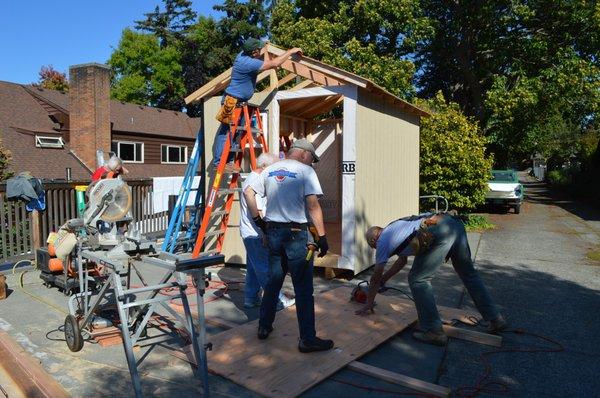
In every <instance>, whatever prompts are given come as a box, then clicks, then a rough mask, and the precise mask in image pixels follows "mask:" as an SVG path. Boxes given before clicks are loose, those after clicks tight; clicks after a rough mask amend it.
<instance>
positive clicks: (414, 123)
mask: <svg viewBox="0 0 600 398" xmlns="http://www.w3.org/2000/svg"><path fill="white" fill-rule="evenodd" d="M264 51H267V52H268V54H269V56H278V55H280V54H282V53H283V52H284V50H282V49H279V48H277V47H275V46H273V45H270V44H267V46H266V47H265V49H264ZM282 69H283V70H285V71H287V74H286V75H285V76H283V77H279V78H278V77H277V74H276V73H275V71H265V72H262V73H261V74H259V76H258V80H259V81H260V80H263V79H265V78H267V77H268V78H269V80H270V81H269V84H268V86H267V87H265V88H264V90H262V91H261V92H259V93H257V94H255V96H254V97H253V98H252V99H251V100H250V101H249V102H250V103H252V104H256V105H259V106H260V108H261V110H262V111H261V113H262V116H263V126H264V134H265V135H266V136H267V142H268V145H269V151H270V152H273V153H279V151H280V150H284V149H285V147H287V146H288V145H289V143H290V142H291V141H293V140H294V139H298V138H307V139H308V140H309V141H312V142H313V144H314V145H315V148H316V151H317V153H318V154H319V156H320V157H321V161H320V162H318V163H316V164H314V168H315V170H316V172H317V175H318V176H319V180H320V182H321V186H322V188H323V192H324V195H323V197H322V198H321V199H320V203H321V207H322V208H323V215H324V218H325V228H326V231H327V236H328V240H329V243H330V246H331V250H330V254H328V255H327V256H325V257H324V258H318V259H317V260H316V261H315V265H316V266H322V267H331V268H342V269H349V270H351V271H353V272H354V273H358V272H360V271H362V270H364V269H366V268H368V267H369V266H370V265H372V261H373V251H372V250H371V249H370V248H369V247H368V245H367V243H366V241H365V239H364V231H365V230H366V229H367V228H368V227H370V226H372V225H382V226H385V225H386V224H387V223H388V222H390V221H392V220H394V219H397V218H399V217H402V216H406V215H410V214H415V213H417V212H418V207H419V120H420V117H423V116H426V115H427V113H425V112H424V111H422V110H421V109H419V108H417V107H415V106H413V105H411V104H410V103H408V102H406V101H404V100H402V99H400V98H398V97H396V96H394V95H392V94H390V93H389V92H387V91H385V90H384V89H383V88H381V87H379V86H377V85H375V84H374V83H373V82H371V81H369V80H367V79H364V78H362V77H360V76H357V75H354V74H352V73H349V72H346V71H344V70H341V69H339V68H335V67H332V66H330V65H327V64H324V63H322V62H319V61H316V60H313V59H310V58H308V57H301V58H298V59H290V60H288V61H286V62H285V63H284V64H283V65H282ZM230 75H231V70H228V71H225V72H224V73H222V74H221V75H219V76H218V77H217V78H215V79H213V80H212V81H211V82H209V83H207V84H206V85H205V86H203V87H201V88H200V89H198V90H197V91H196V92H194V93H192V94H191V95H190V96H188V97H187V98H186V103H191V102H194V101H198V100H202V101H204V114H205V115H206V117H205V120H204V126H205V136H206V141H205V143H206V149H207V150H206V162H207V164H210V162H211V161H212V151H211V148H212V145H213V141H214V137H215V133H216V131H217V129H218V126H219V124H218V122H217V121H216V120H215V118H214V115H216V113H217V111H218V109H219V107H220V101H221V96H220V95H217V94H219V93H220V92H222V91H223V90H224V89H225V88H226V87H227V85H228V84H229V78H230ZM209 170H210V169H209ZM229 224H230V228H229V229H228V232H227V235H226V238H225V244H224V247H223V254H224V255H225V258H226V261H227V262H230V263H245V258H246V256H245V250H244V246H243V243H242V241H241V238H240V236H239V230H238V228H237V226H238V224H239V206H238V205H237V204H236V205H235V206H234V208H233V210H232V214H231V218H230V219H229Z"/></svg>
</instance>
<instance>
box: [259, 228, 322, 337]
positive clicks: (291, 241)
mask: <svg viewBox="0 0 600 398" xmlns="http://www.w3.org/2000/svg"><path fill="white" fill-rule="evenodd" d="M266 236H267V242H268V245H269V270H270V277H269V281H268V282H267V284H266V286H265V291H264V294H263V300H262V304H261V306H260V320H259V325H260V326H263V327H271V326H272V325H273V322H274V321H275V310H276V307H277V300H278V294H279V291H280V290H281V286H282V284H283V280H284V278H285V275H286V273H287V272H288V271H289V273H290V275H291V276H292V283H293V284H294V292H295V293H296V315H297V317H298V328H299V329H300V338H301V339H302V340H308V341H310V340H314V338H315V336H316V332H315V299H314V297H313V261H312V258H311V260H310V261H306V254H307V253H308V249H307V248H306V243H307V239H308V232H307V231H304V230H291V229H290V228H269V229H268V230H267V233H266Z"/></svg>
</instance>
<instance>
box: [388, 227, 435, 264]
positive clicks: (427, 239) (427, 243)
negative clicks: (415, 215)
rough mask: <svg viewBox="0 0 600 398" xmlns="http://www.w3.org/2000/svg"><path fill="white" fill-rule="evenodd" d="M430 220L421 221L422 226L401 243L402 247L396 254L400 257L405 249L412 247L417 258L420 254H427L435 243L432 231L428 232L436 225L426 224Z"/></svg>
mask: <svg viewBox="0 0 600 398" xmlns="http://www.w3.org/2000/svg"><path fill="white" fill-rule="evenodd" d="M426 220H428V218H424V219H423V221H421V226H420V227H419V229H417V230H415V231H413V233H411V234H410V235H408V237H407V238H406V239H404V240H403V241H402V243H400V245H399V246H398V247H397V248H396V250H394V254H396V255H398V256H400V255H402V252H403V251H404V249H406V248H407V247H408V246H410V247H411V248H412V249H413V253H412V254H414V255H415V256H417V255H419V254H423V253H425V252H426V251H427V250H429V249H430V248H431V246H432V245H433V242H434V236H433V233H431V231H428V229H429V227H431V226H432V225H435V224H434V223H428V222H426Z"/></svg>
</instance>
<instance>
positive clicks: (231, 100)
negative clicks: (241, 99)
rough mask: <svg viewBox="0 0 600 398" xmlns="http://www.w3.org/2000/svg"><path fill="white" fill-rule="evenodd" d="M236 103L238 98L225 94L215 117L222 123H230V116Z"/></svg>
mask: <svg viewBox="0 0 600 398" xmlns="http://www.w3.org/2000/svg"><path fill="white" fill-rule="evenodd" d="M237 103H238V99H237V98H235V97H232V96H231V95H228V94H225V99H224V100H223V104H222V105H221V108H220V109H219V112H217V116H216V119H217V120H218V121H219V122H221V123H223V124H231V121H232V120H231V117H232V116H233V110H234V109H235V106H236V105H237Z"/></svg>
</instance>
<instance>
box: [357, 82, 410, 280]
mask: <svg viewBox="0 0 600 398" xmlns="http://www.w3.org/2000/svg"><path fill="white" fill-rule="evenodd" d="M356 119H357V128H356V144H357V151H356V152H357V153H356V196H355V209H356V260H355V261H356V263H355V270H356V272H359V271H360V270H362V269H365V268H366V267H368V266H370V265H371V264H372V261H373V257H372V255H373V251H372V250H371V249H370V248H369V247H368V245H367V243H366V241H365V239H364V232H365V230H366V229H367V228H368V227H370V226H373V225H380V226H385V225H387V224H388V223H389V222H390V221H393V220H395V219H397V218H400V217H403V216H407V215H411V214H417V213H418V211H419V119H418V117H416V116H413V115H410V114H408V113H405V112H402V111H401V110H399V109H398V108H397V107H395V106H393V105H391V104H389V103H386V102H384V101H383V100H382V99H381V98H379V97H375V96H374V95H373V94H371V93H369V92H368V91H366V90H363V89H359V92H358V105H357V115H356Z"/></svg>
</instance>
